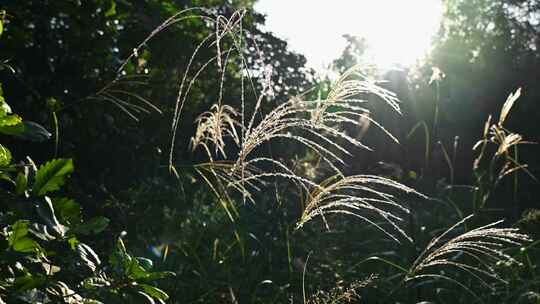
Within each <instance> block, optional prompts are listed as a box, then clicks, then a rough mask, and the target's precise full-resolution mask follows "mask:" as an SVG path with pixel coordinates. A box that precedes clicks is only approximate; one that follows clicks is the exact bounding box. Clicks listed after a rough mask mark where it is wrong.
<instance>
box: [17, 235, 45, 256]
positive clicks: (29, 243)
mask: <svg viewBox="0 0 540 304" xmlns="http://www.w3.org/2000/svg"><path fill="white" fill-rule="evenodd" d="M39 249H40V247H39V244H38V243H37V242H36V241H34V240H32V239H30V238H26V237H25V238H22V239H19V240H17V241H16V242H15V243H14V244H13V250H15V251H17V252H22V253H31V252H36V251H38V250H39Z"/></svg>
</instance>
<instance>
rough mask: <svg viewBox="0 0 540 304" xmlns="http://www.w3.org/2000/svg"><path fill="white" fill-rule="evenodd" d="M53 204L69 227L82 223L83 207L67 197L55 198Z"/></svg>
mask: <svg viewBox="0 0 540 304" xmlns="http://www.w3.org/2000/svg"><path fill="white" fill-rule="evenodd" d="M52 204H53V207H54V210H55V211H56V213H57V214H58V216H59V217H60V221H61V222H62V223H64V224H66V225H69V226H72V225H79V224H80V223H81V206H80V205H79V204H77V203H76V202H75V201H74V200H72V199H69V198H65V197H59V198H53V199H52Z"/></svg>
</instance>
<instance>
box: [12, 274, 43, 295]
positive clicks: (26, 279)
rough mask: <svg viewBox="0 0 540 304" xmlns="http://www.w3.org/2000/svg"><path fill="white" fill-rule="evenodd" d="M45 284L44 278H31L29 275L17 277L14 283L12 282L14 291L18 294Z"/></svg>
mask: <svg viewBox="0 0 540 304" xmlns="http://www.w3.org/2000/svg"><path fill="white" fill-rule="evenodd" d="M45 282H46V280H45V278H43V277H36V276H32V275H30V274H28V275H25V276H21V277H17V278H15V281H14V282H13V286H14V287H15V289H16V290H17V291H19V292H22V291H26V290H29V289H33V288H36V287H38V286H40V285H42V284H44V283H45Z"/></svg>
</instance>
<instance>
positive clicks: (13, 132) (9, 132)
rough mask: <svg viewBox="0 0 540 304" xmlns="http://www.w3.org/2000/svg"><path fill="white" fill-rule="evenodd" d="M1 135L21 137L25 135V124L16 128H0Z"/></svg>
mask: <svg viewBox="0 0 540 304" xmlns="http://www.w3.org/2000/svg"><path fill="white" fill-rule="evenodd" d="M0 133H2V134H6V135H15V136H19V135H21V134H23V133H24V124H22V123H21V124H17V125H14V126H3V127H0Z"/></svg>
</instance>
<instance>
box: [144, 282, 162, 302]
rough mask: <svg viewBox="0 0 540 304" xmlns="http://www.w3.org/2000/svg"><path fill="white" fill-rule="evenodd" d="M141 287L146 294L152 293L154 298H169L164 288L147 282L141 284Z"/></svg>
mask: <svg viewBox="0 0 540 304" xmlns="http://www.w3.org/2000/svg"><path fill="white" fill-rule="evenodd" d="M139 287H141V288H142V290H143V291H144V292H145V293H146V294H148V295H150V296H151V297H152V298H155V299H159V300H163V301H166V300H167V299H169V296H168V295H167V293H165V292H164V291H163V290H161V289H159V288H157V287H154V286H150V285H147V284H139Z"/></svg>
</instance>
